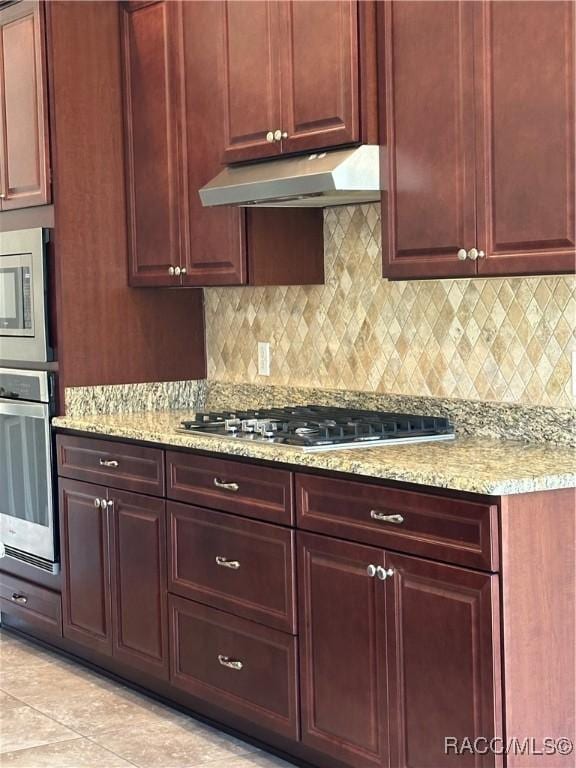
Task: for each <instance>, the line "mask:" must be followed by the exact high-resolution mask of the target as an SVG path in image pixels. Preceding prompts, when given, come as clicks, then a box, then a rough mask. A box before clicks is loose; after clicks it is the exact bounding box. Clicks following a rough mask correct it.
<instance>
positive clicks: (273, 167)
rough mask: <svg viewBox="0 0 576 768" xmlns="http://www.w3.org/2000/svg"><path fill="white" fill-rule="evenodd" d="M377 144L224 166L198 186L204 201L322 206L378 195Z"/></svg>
mask: <svg viewBox="0 0 576 768" xmlns="http://www.w3.org/2000/svg"><path fill="white" fill-rule="evenodd" d="M380 189H381V188H380V147H379V146H377V145H374V144H370V145H368V144H365V145H363V146H360V147H353V148H348V149H333V150H326V151H324V152H314V153H312V154H307V155H298V156H296V157H285V158H281V159H279V160H267V161H264V162H258V163H250V164H248V165H234V166H228V167H227V168H225V169H224V170H223V171H221V172H220V173H219V174H218V176H216V177H215V178H213V179H212V181H210V182H209V183H208V184H206V186H204V187H202V188H201V189H200V199H201V200H202V205H204V206H206V207H211V206H216V205H232V206H241V207H248V208H252V207H262V208H308V207H312V208H325V207H326V206H329V205H352V204H356V203H369V202H373V201H375V200H379V199H380Z"/></svg>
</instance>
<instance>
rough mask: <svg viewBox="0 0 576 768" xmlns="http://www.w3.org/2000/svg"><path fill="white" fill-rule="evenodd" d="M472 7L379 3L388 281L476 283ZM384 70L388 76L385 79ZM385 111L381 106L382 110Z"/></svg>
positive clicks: (431, 0) (405, 0) (433, 0)
mask: <svg viewBox="0 0 576 768" xmlns="http://www.w3.org/2000/svg"><path fill="white" fill-rule="evenodd" d="M474 5H475V3H473V2H468V1H467V0H465V1H464V2H450V1H443V0H440V1H438V2H437V1H436V0H425V1H418V0H417V1H415V2H413V1H412V0H401V2H392V3H380V4H379V9H378V10H379V15H380V29H381V38H382V36H383V53H382V54H381V55H382V57H383V60H381V63H380V68H381V72H380V74H381V76H382V75H383V76H384V78H385V91H386V98H385V112H386V121H385V122H386V126H387V128H386V135H385V136H383V137H382V144H385V145H386V151H383V152H382V157H383V162H382V174H383V180H384V181H385V183H386V180H387V184H388V194H386V195H383V196H382V225H383V231H382V248H383V257H384V274H385V275H386V276H388V277H393V278H394V277H396V278H404V277H435V276H436V277H442V276H458V275H471V274H474V273H475V271H476V267H475V263H474V262H473V261H470V260H464V261H460V260H459V259H458V257H457V253H458V251H459V249H461V248H464V249H466V250H469V249H470V248H472V247H473V246H474V245H475V244H476V213H475V199H474V178H475V170H474V169H475V156H474V115H473V109H474V91H473V76H474V71H473V66H474V61H473V21H474ZM382 69H383V70H384V71H382ZM381 109H382V107H381Z"/></svg>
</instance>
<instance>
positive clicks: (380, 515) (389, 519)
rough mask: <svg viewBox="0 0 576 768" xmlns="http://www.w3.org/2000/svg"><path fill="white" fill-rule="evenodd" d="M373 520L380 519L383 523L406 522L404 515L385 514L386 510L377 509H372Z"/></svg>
mask: <svg viewBox="0 0 576 768" xmlns="http://www.w3.org/2000/svg"><path fill="white" fill-rule="evenodd" d="M370 517H371V518H372V520H378V521H379V522H381V523H395V524H396V525H401V524H402V523H403V522H404V518H403V517H402V515H385V514H384V512H378V510H377V509H371V510H370Z"/></svg>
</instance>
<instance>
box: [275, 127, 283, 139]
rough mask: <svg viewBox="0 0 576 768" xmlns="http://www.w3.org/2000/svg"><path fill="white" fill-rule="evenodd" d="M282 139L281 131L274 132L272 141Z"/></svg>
mask: <svg viewBox="0 0 576 768" xmlns="http://www.w3.org/2000/svg"><path fill="white" fill-rule="evenodd" d="M281 138H282V131H281V130H280V129H279V128H278V129H277V130H276V131H274V141H280V139H281Z"/></svg>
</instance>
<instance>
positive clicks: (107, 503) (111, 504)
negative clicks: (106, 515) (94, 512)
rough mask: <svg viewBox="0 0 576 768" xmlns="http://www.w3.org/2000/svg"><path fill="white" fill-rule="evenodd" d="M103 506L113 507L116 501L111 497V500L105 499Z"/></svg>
mask: <svg viewBox="0 0 576 768" xmlns="http://www.w3.org/2000/svg"><path fill="white" fill-rule="evenodd" d="M102 506H103V507H108V509H112V507H113V506H114V502H113V501H112V500H111V499H110V500H109V501H103V502H102Z"/></svg>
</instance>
